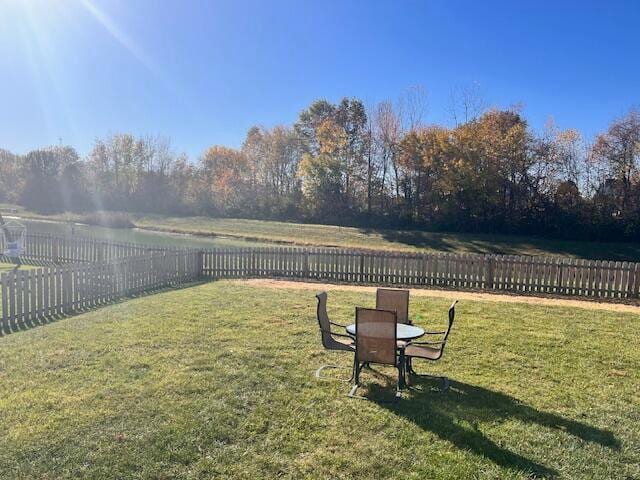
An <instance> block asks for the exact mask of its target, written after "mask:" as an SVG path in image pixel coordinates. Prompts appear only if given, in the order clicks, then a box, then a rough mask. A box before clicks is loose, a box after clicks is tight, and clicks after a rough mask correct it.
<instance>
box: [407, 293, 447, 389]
mask: <svg viewBox="0 0 640 480" xmlns="http://www.w3.org/2000/svg"><path fill="white" fill-rule="evenodd" d="M456 303H458V300H455V301H454V302H453V303H452V304H451V306H450V307H449V324H448V326H447V329H446V330H444V331H441V332H424V333H425V335H441V336H442V338H441V340H440V341H433V342H411V343H409V344H408V345H407V346H406V347H405V350H404V354H405V357H406V365H407V367H406V368H407V370H408V374H409V377H411V375H414V376H416V377H421V378H437V379H439V380H441V381H442V391H443V392H446V391H447V390H448V389H449V379H448V378H447V377H443V376H436V375H427V374H419V373H417V372H416V371H415V370H414V369H413V359H414V358H419V359H422V360H428V361H431V362H436V361H438V360H440V359H441V358H442V355H443V354H444V347H445V345H446V343H447V338H449V333H451V327H452V326H453V320H454V319H455V317H456Z"/></svg>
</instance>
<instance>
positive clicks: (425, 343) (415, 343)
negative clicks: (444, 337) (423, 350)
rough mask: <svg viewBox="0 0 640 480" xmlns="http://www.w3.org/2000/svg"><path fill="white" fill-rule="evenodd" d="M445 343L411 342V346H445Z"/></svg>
mask: <svg viewBox="0 0 640 480" xmlns="http://www.w3.org/2000/svg"><path fill="white" fill-rule="evenodd" d="M443 344H444V342H411V345H443Z"/></svg>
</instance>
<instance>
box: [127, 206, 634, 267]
mask: <svg viewBox="0 0 640 480" xmlns="http://www.w3.org/2000/svg"><path fill="white" fill-rule="evenodd" d="M135 223H136V225H138V226H141V227H146V228H157V229H161V230H165V231H171V232H179V233H193V234H200V235H202V234H209V235H211V234H213V235H226V236H234V237H238V238H243V239H250V240H256V241H272V242H283V243H292V244H296V245H312V246H330V247H346V248H367V249H376V250H399V251H427V252H453V253H496V254H505V255H561V256H569V257H577V258H586V259H605V260H626V261H629V260H634V261H635V260H640V244H638V243H611V242H609V243H606V242H579V241H563V240H550V239H545V238H536V237H522V236H515V235H513V236H512V235H483V234H464V233H440V232H428V231H421V230H391V229H377V228H356V227H339V226H335V225H316V224H303V223H289V222H276V221H267V220H244V219H225V218H208V217H165V216H159V215H157V216H144V217H136V218H135Z"/></svg>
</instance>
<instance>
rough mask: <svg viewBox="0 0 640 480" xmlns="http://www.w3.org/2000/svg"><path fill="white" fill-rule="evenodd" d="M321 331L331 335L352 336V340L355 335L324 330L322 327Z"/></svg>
mask: <svg viewBox="0 0 640 480" xmlns="http://www.w3.org/2000/svg"><path fill="white" fill-rule="evenodd" d="M320 331H321V332H324V333H328V334H329V335H334V336H336V337H344V338H350V339H351V340H353V335H347V334H345V333H336V332H332V331H331V330H324V329H322V328H321V329H320Z"/></svg>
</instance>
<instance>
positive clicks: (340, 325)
mask: <svg viewBox="0 0 640 480" xmlns="http://www.w3.org/2000/svg"><path fill="white" fill-rule="evenodd" d="M329 323H330V324H331V325H334V326H336V327H342V328H347V326H346V325H342V324H340V323H336V322H332V321H329Z"/></svg>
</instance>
